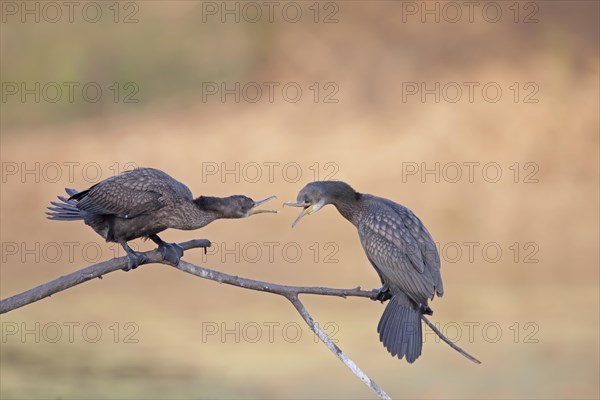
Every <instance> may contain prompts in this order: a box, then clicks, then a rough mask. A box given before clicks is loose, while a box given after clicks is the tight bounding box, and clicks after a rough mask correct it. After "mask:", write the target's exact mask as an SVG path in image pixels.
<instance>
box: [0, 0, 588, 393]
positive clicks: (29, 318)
mask: <svg viewBox="0 0 600 400" xmlns="http://www.w3.org/2000/svg"><path fill="white" fill-rule="evenodd" d="M6 3H11V4H12V2H3V4H2V7H3V9H2V12H3V15H2V18H3V22H2V24H1V42H0V44H1V56H2V60H1V64H0V67H1V70H2V82H3V87H2V89H3V93H2V95H3V100H2V104H1V106H2V111H1V145H2V146H1V156H2V192H1V205H0V214H1V219H2V225H1V230H0V232H1V241H2V260H1V261H2V267H1V269H0V271H1V279H0V290H1V297H2V298H5V297H8V296H11V295H13V294H16V293H19V292H22V291H24V290H27V289H29V288H31V287H34V286H36V285H39V284H41V283H44V282H46V281H49V280H51V279H54V278H56V277H58V276H61V275H64V274H67V273H69V272H72V271H75V270H77V269H79V268H81V267H83V266H85V265H88V264H90V261H95V260H102V259H108V258H110V257H112V256H113V254H114V252H115V251H117V250H118V249H117V247H116V246H115V245H114V244H107V243H103V242H102V240H101V238H100V237H99V236H97V235H96V234H95V233H94V232H93V231H92V230H91V229H89V228H88V227H86V226H84V225H83V223H59V222H54V221H48V220H46V219H45V218H44V211H45V207H46V206H47V205H48V202H49V201H51V200H52V199H54V198H55V196H56V195H59V194H61V192H62V191H63V188H64V187H75V188H78V189H84V188H87V187H89V186H91V185H92V184H93V183H95V182H96V181H98V180H100V179H103V178H106V177H109V176H111V175H113V174H114V173H115V172H116V171H122V170H124V169H127V168H130V167H131V166H136V165H137V166H153V167H156V168H160V169H163V170H165V171H166V172H168V173H169V174H171V175H172V176H174V177H175V178H177V179H179V180H181V181H182V182H184V183H186V184H187V185H188V186H189V187H190V189H191V190H192V191H193V192H194V194H195V195H201V194H208V195H217V196H225V195H230V194H237V193H240V194H241V193H243V194H246V195H248V196H251V197H253V198H254V199H260V198H263V197H266V196H268V195H271V194H276V195H277V196H278V199H277V200H276V201H275V202H272V203H271V204H270V206H271V207H275V208H276V209H279V210H280V211H281V213H280V214H278V215H258V216H254V217H252V218H249V219H245V220H228V221H217V222H215V223H213V224H211V225H209V226H208V227H206V228H204V229H203V230H201V231H197V232H180V231H168V232H165V233H164V234H163V235H162V236H163V238H164V239H165V240H168V241H180V240H187V239H191V238H196V237H199V238H209V239H210V240H212V241H213V243H215V245H216V246H215V247H214V248H213V249H211V251H210V252H209V254H207V255H206V256H203V255H202V252H201V251H200V250H196V251H189V252H187V253H186V255H185V259H186V260H188V261H190V262H194V263H197V264H201V265H205V266H208V267H211V268H214V269H217V270H220V271H225V272H228V273H231V274H236V275H240V276H245V277H250V278H254V279H262V280H267V281H272V282H280V283H286V284H293V285H316V286H330V287H339V288H350V287H356V286H361V287H363V288H367V289H370V288H374V287H378V286H379V281H378V278H377V275H376V273H375V272H374V271H373V269H372V267H371V266H370V265H369V263H368V261H367V259H366V257H365V256H364V254H363V251H362V248H361V247H360V243H359V241H358V237H357V234H356V232H355V230H354V229H353V227H352V226H351V225H350V224H348V223H347V222H346V221H344V220H343V218H342V217H341V216H339V215H338V213H337V212H336V211H335V209H334V208H333V207H328V208H326V209H324V210H322V211H321V212H319V213H318V214H316V215H313V216H311V217H308V218H306V219H304V220H303V221H302V222H301V223H300V224H299V225H298V226H297V227H296V228H295V229H294V230H292V229H291V228H290V225H291V222H292V221H293V220H294V218H295V217H296V215H297V212H298V210H296V209H281V203H282V202H283V201H286V200H292V199H295V196H296V194H297V192H298V191H299V190H300V188H301V187H302V186H303V185H304V184H306V183H308V182H310V181H312V180H315V179H324V178H332V179H339V180H344V181H346V182H348V183H350V184H351V185H352V186H354V188H355V189H357V190H358V191H361V192H366V193H373V194H377V195H380V196H384V197H389V198H391V199H393V200H395V201H397V202H400V203H402V204H404V205H406V206H408V207H409V208H411V209H413V210H414V211H415V212H416V213H417V215H419V216H420V217H421V219H422V220H423V221H424V222H425V224H426V225H427V227H428V228H429V230H430V231H431V232H432V234H433V236H434V238H435V240H436V241H437V242H439V244H440V249H441V250H442V259H443V261H442V262H443V265H442V272H443V278H444V285H445V291H446V293H445V296H444V297H443V298H442V299H436V300H435V301H433V303H432V308H433V309H434V310H435V313H434V316H433V317H432V320H433V321H435V322H436V323H438V324H439V325H440V327H441V328H442V329H443V330H444V331H445V332H446V333H447V334H448V335H449V336H451V337H454V338H456V339H457V343H458V344H459V345H460V346H462V347H464V348H465V349H466V350H467V351H469V352H471V353H472V354H474V355H476V356H477V357H478V358H480V359H481V360H482V361H483V364H482V365H474V364H471V363H470V362H468V361H467V360H466V359H464V358H463V357H461V356H460V355H458V353H456V352H455V351H453V350H452V349H450V348H449V347H448V346H447V345H445V344H444V343H441V342H437V341H436V340H435V339H434V337H433V335H432V334H430V333H429V334H426V343H425V345H424V353H423V355H422V356H421V358H420V359H419V360H418V361H417V362H416V363H415V364H413V365H408V364H407V363H406V362H405V361H399V360H397V359H394V358H392V357H390V356H389V355H388V354H387V352H386V351H385V349H384V348H383V347H382V345H381V344H380V343H379V341H378V337H377V333H376V326H377V322H378V321H379V318H380V315H381V313H382V311H383V307H384V306H383V305H381V304H379V303H375V302H371V301H368V300H365V299H356V298H350V299H345V300H344V299H339V298H328V297H316V296H304V297H303V300H304V301H305V304H306V306H307V307H308V309H309V311H310V312H311V313H312V315H313V316H314V318H315V319H316V320H317V321H318V322H319V323H321V324H322V325H324V326H326V328H327V331H328V332H329V333H331V334H332V335H333V338H334V339H336V340H337V341H338V345H339V346H340V347H341V348H342V349H343V350H344V351H346V352H347V354H348V355H349V356H350V357H351V358H352V359H353V360H354V361H356V363H357V364H358V365H359V366H360V367H361V368H362V369H363V370H364V371H365V372H366V373H367V374H369V375H370V377H371V378H373V379H374V380H375V381H376V382H378V383H379V384H380V385H381V386H382V387H383V388H384V389H385V390H386V391H387V392H388V393H389V394H390V395H391V396H392V397H394V398H427V399H430V398H590V399H591V398H598V396H599V381H598V379H599V378H598V376H599V372H600V371H599V347H598V346H599V336H598V335H599V334H598V332H599V331H598V327H599V317H598V315H599V269H598V266H599V258H598V242H599V226H598V221H599V214H598V202H599V197H598V178H599V177H598V145H599V143H598V129H599V126H598V120H599V116H598V109H599V104H598V103H599V100H598V99H599V96H598V93H599V82H598V77H599V73H598V72H599V69H598V67H599V57H598V46H599V43H598V42H599V40H598V36H599V34H598V15H599V10H598V3H597V2H587V1H586V2H576V1H552V2H549V1H548V2H544V1H539V2H528V3H516V5H515V3H513V2H510V3H502V2H499V3H493V4H492V5H489V4H488V3H485V2H481V3H480V2H475V3H476V5H475V8H474V10H473V15H472V17H473V19H472V21H470V20H469V12H468V9H467V8H466V7H463V8H462V10H460V11H461V13H462V14H461V16H460V18H459V17H458V15H457V14H455V11H456V10H455V9H452V8H448V7H447V5H446V3H437V2H429V3H424V2H414V3H407V2H404V3H402V2H397V3H394V2H365V1H357V2H338V3H318V4H316V6H315V4H314V3H312V2H297V3H293V4H292V5H291V6H290V5H288V3H276V5H277V7H276V8H275V9H274V14H273V22H270V21H269V16H268V14H267V10H268V8H267V7H268V6H267V5H265V3H262V2H258V3H253V5H250V6H248V5H247V4H246V3H235V2H229V3H227V5H226V6H224V5H223V4H224V3H221V2H217V3H201V2H195V1H186V2H166V1H153V2H128V3H126V2H122V3H117V5H116V6H115V4H114V3H112V2H111V3H110V4H109V3H98V4H100V7H101V11H102V18H100V20H99V21H98V22H97V23H90V22H88V21H87V20H86V19H85V18H83V17H82V10H83V8H84V7H85V6H86V4H87V3H78V4H79V6H78V7H79V8H77V9H76V10H75V12H74V16H73V18H74V20H73V22H70V21H69V20H68V13H67V10H66V9H63V10H62V12H63V15H62V17H61V18H59V20H58V21H57V22H54V23H53V22H49V21H48V20H49V19H50V20H51V19H53V18H54V17H55V14H54V11H53V10H52V9H45V10H44V9H43V8H40V10H39V13H40V22H39V23H37V22H35V20H34V17H32V16H31V15H29V16H27V14H25V16H24V17H23V15H22V14H20V13H21V12H22V11H23V10H22V8H23V7H24V6H23V4H22V3H21V2H14V4H12V5H11V6H10V7H9V8H4V7H5V6H6ZM15 4H16V6H15V7H16V11H15V8H11V7H12V6H14V5H15ZM40 4H44V3H43V2H42V3H40ZM236 4H237V5H236ZM436 4H437V5H436ZM455 4H456V3H455ZM255 5H258V7H260V9H261V10H262V13H263V14H262V17H261V18H259V20H258V22H252V21H251V20H254V19H256V18H255V17H256V14H255V13H254V11H255V9H253V8H248V7H255V8H256V6H255ZM32 7H33V6H32ZM40 7H41V6H40ZM109 7H112V8H109ZM221 7H230V8H231V9H233V10H235V7H238V10H239V15H238V17H239V20H240V22H239V23H237V22H235V18H236V15H235V14H233V15H228V14H223V12H224V11H225V10H224V9H222V8H221ZM285 7H287V8H285ZM289 7H296V8H299V9H300V10H301V12H302V17H301V18H300V20H299V21H298V22H295V23H293V22H291V20H292V19H293V18H294V16H295V14H294V11H295V10H296V8H289ZM311 7H312V8H311ZM427 7H428V8H427ZM435 7H437V8H435ZM511 7H512V8H511ZM284 8H285V9H286V12H287V13H288V14H283V9H284ZM497 8H500V10H501V14H500V16H499V17H498V18H497V19H498V21H497V22H491V21H492V20H494V18H495V17H494V15H495V14H494V12H495V11H496V10H497ZM427 9H433V10H434V13H435V12H436V11H435V10H438V11H437V15H436V14H427V13H425V11H426V10H427ZM94 10H95V9H86V11H87V12H88V13H89V14H85V15H86V17H87V18H88V19H90V18H91V17H90V16H92V17H93V16H94V13H93V11H94ZM483 10H485V12H486V13H485V14H484V12H483ZM496 15H497V14H496ZM222 17H223V18H225V19H226V20H225V22H224V23H223V22H222V21H221V18H222ZM436 17H438V18H439V23H438V22H436V21H435V18H436ZM422 18H424V22H423V20H422ZM23 19H24V20H23ZM115 20H116V21H117V22H115ZM125 20H127V21H129V22H131V23H125ZM136 20H137V22H136ZM315 20H316V22H315ZM325 20H327V21H328V23H325ZM453 21H456V22H453ZM22 82H25V83H26V85H29V86H26V88H27V87H29V88H31V87H33V88H34V90H35V82H40V101H39V102H36V101H35V95H32V94H29V95H25V97H24V100H22V98H21V95H22V93H16V94H12V92H13V91H14V89H15V85H16V87H18V88H19V89H20V88H21V87H20V86H19V85H20V84H21V83H22ZM65 82H75V83H79V84H80V86H79V87H78V88H77V89H75V92H74V93H75V97H74V99H73V101H69V99H68V97H67V94H66V93H63V94H62V97H61V98H60V99H58V101H56V102H51V101H49V100H52V99H54V98H55V94H54V92H50V90H52V88H53V87H54V86H52V85H50V86H47V89H46V90H48V91H47V92H45V93H41V91H42V89H41V88H43V87H44V85H45V84H47V83H56V84H57V85H59V86H61V87H62V88H65ZM89 82H93V83H95V84H96V85H97V86H100V87H101V89H102V96H101V97H100V98H99V100H98V101H97V102H91V101H86V100H85V99H84V98H83V97H82V95H81V90H80V89H81V87H82V86H83V85H85V84H86V83H89ZM222 82H224V83H226V85H228V86H227V87H229V88H235V83H236V82H239V83H240V87H241V88H243V87H244V85H247V84H248V83H252V84H251V85H250V86H246V88H247V92H244V93H241V92H240V101H239V102H236V101H235V98H234V95H227V96H225V99H224V101H221V97H220V96H221V93H218V94H215V95H209V94H208V93H207V92H206V89H214V87H215V86H213V85H216V87H217V88H218V87H219V86H218V85H220V84H221V83H222ZM265 82H274V84H273V85H278V86H274V87H275V90H274V97H273V99H272V100H273V101H269V98H268V92H267V91H266V90H265V91H264V92H263V93H262V97H261V98H259V99H258V101H256V102H252V101H253V99H254V97H255V94H256V93H255V92H254V91H253V90H255V86H253V85H254V84H256V85H258V86H261V87H262V88H263V89H265V88H266V86H264V83H265ZM422 82H424V83H426V87H427V88H430V89H431V88H435V84H436V82H439V83H440V92H439V93H440V99H439V101H437V102H436V100H435V95H434V94H430V95H426V96H425V98H424V101H422V100H421V97H420V96H421V93H418V94H416V95H408V94H407V92H406V90H407V89H409V88H414V87H415V86H414V85H416V87H419V85H420V84H421V83H422ZM449 82H456V83H458V85H459V86H460V87H461V88H462V89H463V93H462V96H461V97H460V98H458V100H457V101H456V102H452V101H453V100H454V99H456V93H455V92H454V91H452V89H453V88H455V86H453V85H450V86H446V89H447V92H441V90H442V89H441V88H443V87H444V85H446V84H448V83H449ZM464 82H475V83H476V84H477V86H475V91H474V98H473V101H470V100H469V98H468V88H467V86H465V85H464ZM515 82H516V86H515ZM115 83H116V84H117V85H116V86H113V85H114V84H115ZM127 83H131V85H129V86H127ZM290 83H291V86H292V88H294V87H300V88H301V89H302V95H301V96H300V98H299V100H298V101H297V102H291V101H290V97H289V96H293V95H294V94H293V92H292V91H290V92H289V93H288V94H286V95H288V97H287V98H286V97H284V94H282V92H281V88H282V87H283V86H284V85H286V84H290ZM315 83H317V86H314V84H315ZM489 83H492V84H491V86H492V89H493V88H495V87H500V88H501V90H502V94H501V96H500V97H499V98H498V99H494V100H497V101H495V102H492V101H490V97H489V96H494V95H493V92H492V91H490V92H489V93H486V95H488V94H489V96H488V97H484V95H483V94H482V90H481V89H482V87H483V86H484V85H486V84H489ZM488 86H489V85H488ZM111 87H112V89H111ZM317 87H318V88H319V91H318V93H317V89H316V88H317ZM117 88H118V91H117ZM92 89H93V88H92ZM240 90H242V89H240ZM290 90H291V89H290ZM89 93H92V94H89V96H94V94H93V92H92V91H90V92H89ZM203 95H204V97H203ZM89 96H88V98H89ZM115 96H116V98H115ZM127 96H129V97H127ZM315 96H316V97H315ZM327 96H329V97H327ZM126 97H127V99H128V100H137V102H136V103H129V102H125V99H126ZM326 99H327V100H337V102H333V103H330V102H325V100H326ZM315 100H316V101H315ZM436 163H438V164H437V165H439V171H440V173H439V175H440V178H439V182H436V179H435V176H434V175H433V174H426V175H425V176H422V175H421V173H422V172H423V169H434V168H435V166H436ZM465 163H479V164H476V167H474V168H475V169H474V172H475V174H474V175H473V179H472V182H471V181H470V180H469V179H468V174H467V173H468V171H469V170H468V165H475V164H465ZM490 163H492V164H490ZM494 163H495V164H494ZM515 163H518V164H515ZM488 164H490V165H491V166H492V167H494V169H491V170H490V169H488V170H486V172H485V173H484V172H483V166H486V165H488ZM456 165H459V166H461V173H462V176H461V179H458V181H457V182H452V181H453V180H455V179H454V178H455V171H456V169H455V167H456ZM236 166H237V167H236ZM415 166H417V167H418V168H419V170H418V171H417V173H416V174H409V172H411V173H412V172H413V171H414V168H415ZM235 168H238V176H236V175H235V174H225V175H222V173H223V172H226V170H234V171H235ZM270 168H272V169H270ZM452 168H454V169H452ZM498 168H499V169H500V172H501V173H502V175H501V177H500V178H499V179H498V181H497V182H495V181H496V178H495V172H494V171H495V170H497V169H498ZM27 171H30V172H27ZM31 171H33V172H31ZM271 173H272V174H271ZM472 242H474V243H475V244H470V243H472ZM135 244H137V245H138V246H139V248H142V249H150V248H151V247H152V246H151V244H150V243H145V242H142V241H140V240H138V241H136V242H135ZM469 246H472V247H469ZM470 248H472V249H473V252H472V254H470V252H469V249H470ZM269 249H273V252H272V253H269ZM483 249H485V251H484V250H483ZM498 249H499V250H500V251H501V254H499V255H496V253H495V250H498ZM71 250H72V252H71ZM298 250H299V252H298ZM119 254H122V251H120V250H119ZM1 322H2V338H1V339H2V341H1V343H0V345H1V348H0V354H1V361H0V366H1V372H0V381H1V388H0V397H2V398H6V399H9V398H120V399H123V398H199V397H202V398H204V397H206V398H208V397H210V398H214V397H226V398H372V397H373V395H372V393H371V392H370V391H369V390H368V388H367V387H366V386H365V385H363V384H362V383H361V382H360V381H359V380H358V379H356V377H355V376H354V375H352V374H351V373H350V372H349V371H348V370H347V369H346V368H345V367H344V366H343V365H342V364H341V363H340V362H339V360H338V359H337V358H335V357H334V356H333V355H332V354H331V353H330V352H329V351H328V350H327V349H326V348H325V346H323V345H322V343H318V342H316V341H315V340H314V336H313V335H312V333H311V332H310V331H309V329H308V327H306V326H305V325H304V324H303V322H302V320H301V319H300V317H299V316H298V315H297V314H296V312H295V311H294V310H293V308H292V307H291V305H290V304H288V303H287V302H286V301H284V300H283V299H281V298H278V297H276V296H272V295H269V294H264V293H256V292H251V291H246V290H242V289H239V288H235V287H228V286H223V285H219V284H217V283H214V282H210V281H205V280H201V279H197V278H194V277H191V276H188V275H186V274H184V273H181V272H179V271H176V270H174V269H172V268H168V267H166V266H157V265H149V266H143V267H141V268H139V269H138V270H136V271H134V272H129V273H124V272H115V273H113V274H110V275H108V276H106V277H105V278H104V279H103V280H95V281H92V282H88V283H85V284H83V285H80V286H77V287H75V288H72V289H70V290H68V291H65V292H61V293H59V294H57V295H54V296H52V297H51V298H49V299H45V300H43V301H40V302H37V303H35V304H32V305H29V306H26V307H23V308H21V309H18V310H15V311H12V312H10V313H8V314H5V315H2V317H1ZM36 324H37V325H36ZM236 324H237V325H236ZM325 324H328V325H325ZM224 329H225V330H228V331H226V332H225V334H224V335H223V336H222V333H224V332H223V330H224ZM236 333H237V334H238V335H239V340H238V339H236ZM100 335H101V336H100Z"/></svg>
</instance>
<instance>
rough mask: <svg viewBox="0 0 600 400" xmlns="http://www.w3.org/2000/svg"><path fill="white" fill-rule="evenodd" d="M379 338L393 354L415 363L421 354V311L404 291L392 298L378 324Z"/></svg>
mask: <svg viewBox="0 0 600 400" xmlns="http://www.w3.org/2000/svg"><path fill="white" fill-rule="evenodd" d="M377 332H378V333H379V340H381V342H382V343H383V345H384V346H385V348H386V349H387V351H389V352H390V353H391V354H392V356H396V355H397V356H398V358H400V359H402V358H403V357H406V361H408V362H409V363H413V362H414V361H415V360H416V359H417V358H419V356H420V355H421V350H422V348H423V330H422V327H421V311H420V310H419V308H418V307H417V306H416V305H415V304H414V303H413V302H412V301H411V300H410V299H409V298H408V296H406V294H404V293H402V292H398V293H396V294H395V295H394V297H392V298H391V299H390V301H389V302H388V305H387V306H386V308H385V311H384V312H383V315H382V316H381V320H379V325H378V326H377Z"/></svg>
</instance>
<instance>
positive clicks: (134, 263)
mask: <svg viewBox="0 0 600 400" xmlns="http://www.w3.org/2000/svg"><path fill="white" fill-rule="evenodd" d="M119 243H120V244H121V246H123V248H124V249H125V252H126V253H127V259H128V261H127V267H125V268H123V271H130V270H132V269H136V268H137V267H138V266H140V265H142V264H144V263H146V262H147V261H148V257H146V256H145V255H143V254H142V253H136V252H135V251H133V250H132V249H131V247H129V245H128V244H127V242H126V241H125V240H122V241H120V242H119Z"/></svg>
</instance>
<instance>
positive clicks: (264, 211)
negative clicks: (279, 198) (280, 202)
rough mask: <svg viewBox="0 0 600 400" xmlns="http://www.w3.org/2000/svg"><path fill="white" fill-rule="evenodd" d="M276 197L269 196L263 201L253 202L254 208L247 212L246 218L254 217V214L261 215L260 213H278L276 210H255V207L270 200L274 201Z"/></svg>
mask: <svg viewBox="0 0 600 400" xmlns="http://www.w3.org/2000/svg"><path fill="white" fill-rule="evenodd" d="M275 198H276V196H269V197H267V198H266V199H263V200H259V201H255V202H254V206H253V207H252V208H251V209H250V210H249V211H248V216H251V215H254V214H262V213H275V214H276V213H278V212H279V211H276V210H257V209H256V207H258V206H260V205H261V204H264V203H266V202H267V201H269V200H271V199H275Z"/></svg>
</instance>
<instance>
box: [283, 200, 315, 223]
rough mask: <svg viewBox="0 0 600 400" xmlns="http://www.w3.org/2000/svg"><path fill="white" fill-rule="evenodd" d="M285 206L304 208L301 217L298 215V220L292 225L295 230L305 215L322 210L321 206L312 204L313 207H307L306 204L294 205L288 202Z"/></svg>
mask: <svg viewBox="0 0 600 400" xmlns="http://www.w3.org/2000/svg"><path fill="white" fill-rule="evenodd" d="M283 205H284V206H290V207H304V210H302V212H301V213H300V215H298V218H296V220H295V221H294V222H293V223H292V228H294V227H295V226H296V224H297V223H298V221H300V220H301V219H302V218H303V217H304V216H305V215H310V214H312V213H313V212H317V211H319V210H320V209H321V206H319V205H318V204H317V205H315V204H311V205H306V203H292V202H287V203H283Z"/></svg>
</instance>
